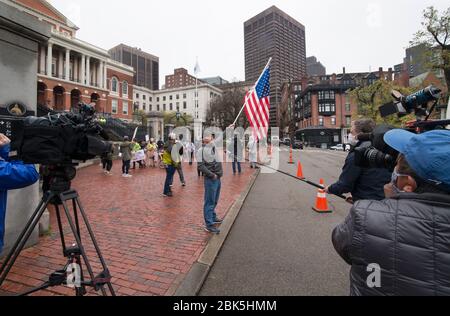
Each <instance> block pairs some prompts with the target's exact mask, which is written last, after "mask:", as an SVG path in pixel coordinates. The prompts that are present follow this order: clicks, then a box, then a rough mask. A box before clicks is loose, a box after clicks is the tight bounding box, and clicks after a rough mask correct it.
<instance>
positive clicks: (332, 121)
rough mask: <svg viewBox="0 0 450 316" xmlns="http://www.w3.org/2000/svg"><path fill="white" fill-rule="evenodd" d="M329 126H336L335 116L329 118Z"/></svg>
mask: <svg viewBox="0 0 450 316" xmlns="http://www.w3.org/2000/svg"><path fill="white" fill-rule="evenodd" d="M331 125H336V117H335V116H332V117H331Z"/></svg>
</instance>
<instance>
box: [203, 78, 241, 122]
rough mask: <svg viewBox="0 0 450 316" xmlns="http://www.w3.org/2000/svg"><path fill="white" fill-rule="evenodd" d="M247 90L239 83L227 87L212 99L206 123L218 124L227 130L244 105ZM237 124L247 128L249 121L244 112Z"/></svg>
mask: <svg viewBox="0 0 450 316" xmlns="http://www.w3.org/2000/svg"><path fill="white" fill-rule="evenodd" d="M244 97H245V90H244V89H243V88H242V87H240V86H239V85H238V84H235V85H233V86H232V87H231V88H230V89H227V90H226V91H225V92H224V93H223V94H222V95H221V96H220V97H218V98H216V99H215V100H214V101H212V103H211V106H210V108H209V109H208V111H207V114H206V124H207V125H209V126H217V127H219V128H221V129H222V130H225V129H226V128H227V127H228V126H230V125H231V124H233V122H234V120H235V119H236V116H237V115H238V114H239V112H240V111H241V109H242V106H243V105H244ZM236 126H241V127H243V128H244V129H246V128H247V127H248V126H249V123H248V121H247V119H246V117H245V114H244V113H242V114H241V116H240V117H239V120H238V122H237V124H236Z"/></svg>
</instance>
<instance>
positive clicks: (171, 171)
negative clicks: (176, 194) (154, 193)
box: [163, 166, 177, 195]
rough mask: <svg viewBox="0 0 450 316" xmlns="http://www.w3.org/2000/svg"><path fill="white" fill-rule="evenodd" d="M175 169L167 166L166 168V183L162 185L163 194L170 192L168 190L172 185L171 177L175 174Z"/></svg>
mask: <svg viewBox="0 0 450 316" xmlns="http://www.w3.org/2000/svg"><path fill="white" fill-rule="evenodd" d="M176 171H177V169H176V168H175V167H174V166H167V167H166V182H165V183H164V192H163V193H164V194H166V195H167V194H169V193H170V192H172V190H171V189H170V185H171V184H172V183H173V176H174V175H175V172H176Z"/></svg>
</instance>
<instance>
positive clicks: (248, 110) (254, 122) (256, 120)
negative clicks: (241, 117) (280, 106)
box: [244, 61, 270, 140]
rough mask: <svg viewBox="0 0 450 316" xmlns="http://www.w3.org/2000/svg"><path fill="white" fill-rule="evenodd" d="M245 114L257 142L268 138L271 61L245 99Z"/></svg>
mask: <svg viewBox="0 0 450 316" xmlns="http://www.w3.org/2000/svg"><path fill="white" fill-rule="evenodd" d="M244 109H245V114H246V115H247V119H248V120H249V122H250V126H251V127H252V128H253V133H254V136H255V138H257V140H260V139H262V138H265V137H267V133H268V130H269V118H270V61H269V63H268V65H267V67H266V68H265V69H264V71H263V73H262V74H261V77H260V79H259V80H258V82H256V85H255V88H254V89H253V90H251V91H250V92H248V93H247V95H246V97H245V105H244Z"/></svg>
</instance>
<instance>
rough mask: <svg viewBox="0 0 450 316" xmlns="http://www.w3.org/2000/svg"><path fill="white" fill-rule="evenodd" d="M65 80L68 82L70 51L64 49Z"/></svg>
mask: <svg viewBox="0 0 450 316" xmlns="http://www.w3.org/2000/svg"><path fill="white" fill-rule="evenodd" d="M64 77H65V79H66V80H67V81H69V80H70V49H66V74H65V76H64Z"/></svg>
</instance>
